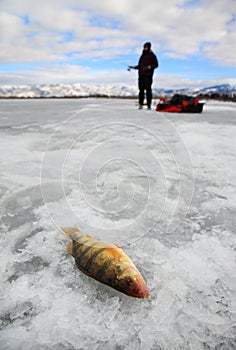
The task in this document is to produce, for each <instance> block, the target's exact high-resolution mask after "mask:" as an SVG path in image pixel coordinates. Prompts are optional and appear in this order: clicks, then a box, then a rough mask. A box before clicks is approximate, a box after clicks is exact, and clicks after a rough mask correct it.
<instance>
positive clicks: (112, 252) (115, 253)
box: [106, 247, 122, 260]
mask: <svg viewBox="0 0 236 350" xmlns="http://www.w3.org/2000/svg"><path fill="white" fill-rule="evenodd" d="M106 251H107V252H108V253H109V254H110V255H112V256H113V257H114V258H115V259H116V260H119V259H120V258H121V256H122V253H121V252H120V251H119V250H118V249H116V248H115V247H110V248H106Z"/></svg>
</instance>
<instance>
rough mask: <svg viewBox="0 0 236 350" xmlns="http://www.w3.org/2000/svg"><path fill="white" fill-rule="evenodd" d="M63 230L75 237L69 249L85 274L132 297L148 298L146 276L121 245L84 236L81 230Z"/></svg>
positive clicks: (64, 228) (71, 228)
mask: <svg viewBox="0 0 236 350" xmlns="http://www.w3.org/2000/svg"><path fill="white" fill-rule="evenodd" d="M62 231H63V232H64V233H65V234H66V235H67V236H68V237H69V238H71V243H70V244H69V246H68V249H67V250H68V252H69V253H70V254H71V255H72V256H73V257H74V258H75V263H76V265H77V267H78V268H79V269H80V270H81V271H82V272H84V273H85V274H86V275H88V276H90V277H92V278H94V279H96V280H98V281H100V282H102V283H104V284H107V285H108V286H110V287H112V288H114V289H117V290H119V291H120V292H122V293H124V294H127V295H129V296H132V297H135V298H146V297H148V294H149V293H148V288H147V285H146V283H145V281H144V279H143V277H142V276H141V274H140V272H139V271H138V270H137V268H136V267H135V266H134V264H133V263H132V261H131V259H130V258H129V257H128V256H127V254H126V253H125V252H124V250H123V249H122V248H121V247H120V246H118V245H116V244H114V245H113V244H109V243H106V242H103V241H98V240H96V239H95V238H92V237H90V236H89V235H82V234H81V233H80V232H79V230H78V228H77V227H69V228H66V227H62Z"/></svg>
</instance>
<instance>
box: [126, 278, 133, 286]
mask: <svg viewBox="0 0 236 350" xmlns="http://www.w3.org/2000/svg"><path fill="white" fill-rule="evenodd" d="M125 282H126V284H127V286H131V285H132V280H131V279H130V278H129V279H128V280H126V281H125Z"/></svg>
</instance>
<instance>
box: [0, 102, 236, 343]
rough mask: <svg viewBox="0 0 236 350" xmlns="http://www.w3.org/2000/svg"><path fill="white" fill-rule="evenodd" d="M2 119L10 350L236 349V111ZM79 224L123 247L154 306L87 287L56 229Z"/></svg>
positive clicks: (107, 108)
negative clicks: (193, 113) (143, 279)
mask: <svg viewBox="0 0 236 350" xmlns="http://www.w3.org/2000/svg"><path fill="white" fill-rule="evenodd" d="M0 109H1V120H0V133H1V138H0V166H1V172H0V180H1V181H0V194H1V196H0V198H1V199H0V200H1V207H0V208H1V209H0V216H1V236H0V241H1V254H0V265H1V276H0V298H1V299H0V300H1V303H0V329H1V330H0V349H1V350H5V349H7V350H8V349H10V350H13V349H14V350H15V349H17V350H21V349H22V350H23V349H24V350H25V349H29V350H38V349H40V350H41V349H43V350H44V349H45V350H48V349H59V350H60V349H63V350H64V349H70V350H72V349H81V350H82V349H83V350H84V349H85V350H86V349H108V350H110V349H117V350H118V349H141V350H142V349H144V350H146V349H147V350H148V349H152V350H154V349H155V350H161V349H162V350H172V349H191V350H192V349H196V350H206V349H207V350H208V349H215V350H223V349H224V350H230V349H235V348H236V338H235V334H236V332H235V321H236V317H235V311H236V310H235V306H236V300H235V291H236V279H235V271H236V266H235V228H236V215H235V214H236V204H235V203H236V183H235V178H236V144H235V135H236V105H235V104H233V103H219V102H208V103H207V104H206V105H205V107H204V111H203V113H202V114H199V115H191V114H186V115H185V114H168V115H164V114H159V113H156V112H155V111H146V110H142V111H137V109H136V106H135V104H134V102H133V101H132V100H130V101H129V100H120V101H118V100H100V99H99V100H96V99H84V100H81V99H78V100H74V99H70V100H66V99H65V100H1V101H0ZM75 224H76V225H77V226H78V227H80V229H81V230H82V231H83V232H85V233H90V234H91V235H92V236H95V237H96V238H100V239H103V240H107V241H110V242H113V243H119V244H120V245H122V246H123V247H124V248H125V249H126V251H127V253H128V254H129V256H130V257H131V258H132V260H133V261H134V263H135V264H136V265H137V267H138V268H139V269H140V271H141V273H142V274H143V276H144V277H145V279H146V280H147V284H148V287H149V289H150V297H149V298H147V299H144V300H137V299H133V298H129V297H127V296H125V295H122V294H121V293H119V292H117V291H115V290H112V289H110V288H109V287H107V286H104V285H102V284H100V283H98V282H97V281H95V280H93V279H91V278H89V277H87V276H85V275H83V274H82V273H81V272H80V271H79V270H78V269H77V268H76V267H75V264H74V260H73V259H72V258H71V257H70V256H69V255H68V253H67V251H66V248H67V245H68V240H67V238H66V237H65V236H63V234H62V233H61V232H60V231H59V230H58V228H59V227H60V226H61V225H63V226H67V225H70V226H72V225H75Z"/></svg>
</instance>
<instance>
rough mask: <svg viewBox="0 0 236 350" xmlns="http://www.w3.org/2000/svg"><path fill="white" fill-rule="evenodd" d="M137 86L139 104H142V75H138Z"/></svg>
mask: <svg viewBox="0 0 236 350" xmlns="http://www.w3.org/2000/svg"><path fill="white" fill-rule="evenodd" d="M138 87H139V96H138V97H139V106H143V101H144V88H145V86H144V79H143V77H142V76H140V77H139V80H138Z"/></svg>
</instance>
